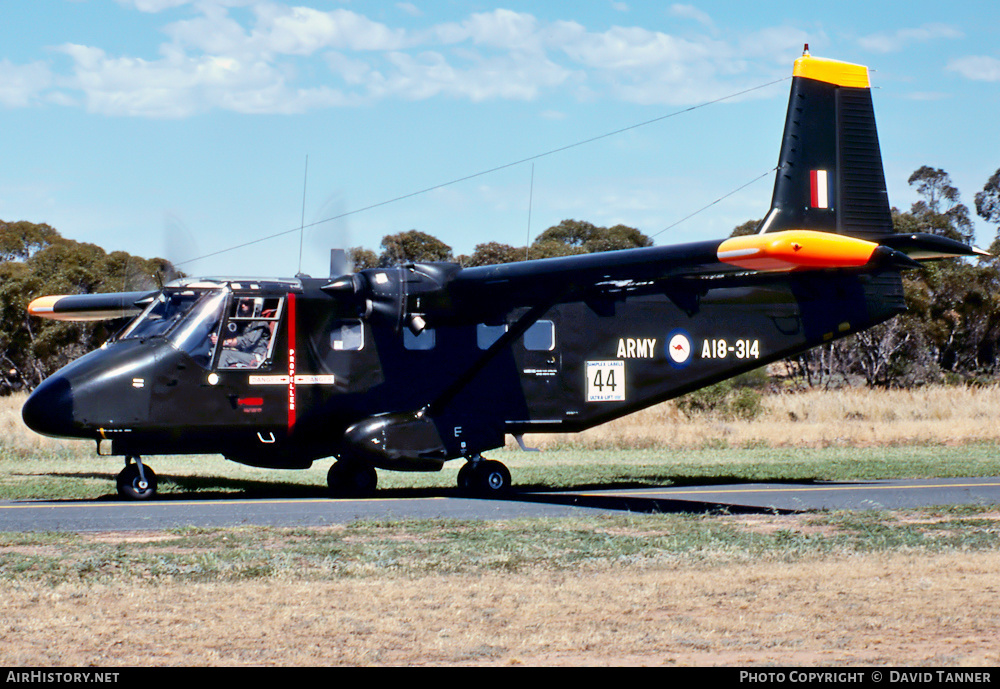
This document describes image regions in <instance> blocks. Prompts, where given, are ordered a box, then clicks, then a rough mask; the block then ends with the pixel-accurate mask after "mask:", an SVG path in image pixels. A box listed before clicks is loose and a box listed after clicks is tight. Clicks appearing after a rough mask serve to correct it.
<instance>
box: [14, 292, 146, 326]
mask: <svg viewBox="0 0 1000 689" xmlns="http://www.w3.org/2000/svg"><path fill="white" fill-rule="evenodd" d="M157 294H158V292H157V291H152V292H150V291H146V292H111V293H107V294H56V295H51V296H46V297H38V298H37V299H35V300H34V301H32V302H31V303H30V304H28V314H29V315H32V316H38V317H39V318H48V319H50V320H54V321H103V320H110V319H112V318H125V317H128V316H135V315H136V314H138V313H141V312H142V310H143V309H144V308H146V305H147V304H148V303H149V300H150V299H152V298H153V297H155V296H156V295H157Z"/></svg>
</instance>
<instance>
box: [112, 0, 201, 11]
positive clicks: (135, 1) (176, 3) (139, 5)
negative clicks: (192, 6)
mask: <svg viewBox="0 0 1000 689" xmlns="http://www.w3.org/2000/svg"><path fill="white" fill-rule="evenodd" d="M117 2H118V4H119V5H125V6H132V7H135V8H136V9H137V10H139V11H140V12H150V13H155V12H162V11H163V10H168V9H171V8H173V7H180V6H181V5H187V4H189V3H190V2H191V0H117Z"/></svg>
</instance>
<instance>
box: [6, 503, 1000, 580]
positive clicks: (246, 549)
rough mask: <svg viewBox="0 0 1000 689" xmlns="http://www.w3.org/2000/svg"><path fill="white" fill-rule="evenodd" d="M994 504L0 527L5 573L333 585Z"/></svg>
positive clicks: (712, 563) (893, 541) (657, 556)
mask: <svg viewBox="0 0 1000 689" xmlns="http://www.w3.org/2000/svg"><path fill="white" fill-rule="evenodd" d="M998 546H1000V520H998V519H997V516H996V512H995V510H992V511H991V509H988V508H985V507H963V508H962V509H961V510H942V509H920V510H902V511H892V512H878V511H867V512H862V513H853V512H831V513H817V514H809V515H796V516H793V517H787V516H766V515H765V516H757V517H754V518H752V519H747V518H742V517H736V516H731V515H685V514H669V515H617V516H598V517H586V518H565V519H542V520H512V521H509V522H479V521H441V520H433V521H401V522H357V523H354V524H351V525H348V526H340V527H330V528H319V529H302V528H296V529H282V528H265V527H243V528H219V529H205V528H183V529H177V530H172V531H167V532H160V533H155V534H145V535H135V534H133V535H118V536H115V535H110V536H94V535H79V534H45V533H42V534H0V581H4V582H8V583H15V582H18V581H26V580H31V581H35V582H44V583H46V584H48V585H51V586H57V585H60V584H64V583H76V582H83V583H95V584H96V583H113V582H125V583H136V582H138V583H143V582H145V583H154V584H155V583H158V582H164V581H178V580H180V581H189V582H227V581H243V580H272V579H281V580H289V581H290V580H304V581H315V580H329V579H340V578H356V579H368V578H385V577H390V578H391V577H393V576H407V577H412V576H425V575H442V576H447V575H453V574H455V575H469V574H484V573H489V572H493V573H495V572H523V571H551V572H561V571H572V572H577V573H580V572H584V571H588V569H595V570H596V569H606V568H607V567H632V566H657V565H660V566H662V565H664V564H667V565H669V564H670V563H672V562H673V563H676V562H680V561H683V562H685V563H694V564H698V565H704V566H706V567H719V566H732V565H734V564H739V563H740V562H746V563H749V562H759V561H762V560H779V561H797V560H803V559H806V558H811V557H821V556H822V557H826V556H830V555H841V556H847V555H850V554H852V553H872V552H902V551H906V552H921V551H926V552H945V551H965V552H967V551H978V550H996V549H997V548H998Z"/></svg>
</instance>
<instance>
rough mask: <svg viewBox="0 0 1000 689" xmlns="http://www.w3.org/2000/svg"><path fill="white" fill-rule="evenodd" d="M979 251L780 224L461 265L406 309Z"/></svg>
mask: <svg viewBox="0 0 1000 689" xmlns="http://www.w3.org/2000/svg"><path fill="white" fill-rule="evenodd" d="M985 253H986V252H983V251H982V250H979V249H975V248H972V247H968V246H966V245H964V244H962V243H960V242H956V241H953V240H950V239H946V238H943V237H938V236H935V235H927V234H906V235H886V236H884V237H878V238H877V241H869V240H868V239H861V238H858V237H852V236H849V235H840V234H834V233H830V232H819V231H813V230H786V231H782V232H774V233H767V234H755V235H748V236H741V237H731V238H728V239H724V240H721V241H720V240H715V241H704V242H695V243H691V244H680V245H673V246H663V247H648V248H642V249H628V250H622V251H609V252H602V253H594V254H583V255H578V256H566V257H559V258H550V259H542V260H536V261H525V262H521V263H505V264H499V265H491V266H479V267H474V268H465V269H462V270H460V271H458V272H456V273H454V274H453V275H450V276H448V277H447V278H446V279H445V280H444V282H443V284H442V285H441V289H438V290H431V291H429V292H427V293H425V294H424V295H422V296H421V299H422V301H423V304H421V303H420V302H418V301H417V300H416V299H415V298H414V297H415V296H416V295H415V294H411V298H410V300H409V302H410V303H409V309H410V310H412V312H417V313H419V312H424V313H427V315H428V324H430V322H431V321H433V320H438V319H439V318H440V319H441V320H444V321H448V320H452V318H456V319H458V320H461V315H460V314H462V313H466V312H474V313H476V314H477V317H480V318H481V317H482V315H483V309H484V307H485V308H486V309H487V310H489V311H492V310H493V308H491V307H495V310H496V312H497V313H498V314H499V313H503V312H505V310H507V309H510V308H511V307H516V306H534V305H538V304H541V303H546V302H548V303H552V304H554V303H559V302H565V301H574V300H586V299H588V298H593V297H595V296H596V297H599V296H600V295H601V293H602V292H603V293H611V292H614V291H615V290H618V289H621V288H623V287H626V286H632V287H631V289H636V288H637V287H636V286H642V285H643V284H645V285H646V287H647V288H648V289H649V290H650V291H655V290H658V289H661V288H662V287H663V286H664V285H671V284H672V289H673V290H674V291H676V290H678V289H679V290H683V289H687V288H688V287H685V286H687V285H689V286H690V287H689V289H691V290H692V291H694V290H703V289H705V288H706V283H708V282H709V281H710V279H712V278H720V277H725V276H733V277H736V276H739V277H740V279H741V280H742V281H746V280H751V281H752V280H753V279H754V276H761V277H766V276H769V275H772V274H774V273H791V272H800V271H809V270H826V269H859V270H878V269H886V268H889V269H897V270H899V269H908V268H917V267H919V265H920V264H919V263H918V262H917V261H919V260H926V259H931V258H945V257H954V256H971V255H976V254H985ZM420 268H421V266H420V264H417V265H415V266H413V269H414V270H416V271H418V272H419V270H420ZM699 278H701V279H704V280H699ZM695 281H697V282H695ZM720 286H721V283H720ZM639 288H641V287H639ZM449 312H450V314H453V316H452V317H449ZM435 315H437V318H435Z"/></svg>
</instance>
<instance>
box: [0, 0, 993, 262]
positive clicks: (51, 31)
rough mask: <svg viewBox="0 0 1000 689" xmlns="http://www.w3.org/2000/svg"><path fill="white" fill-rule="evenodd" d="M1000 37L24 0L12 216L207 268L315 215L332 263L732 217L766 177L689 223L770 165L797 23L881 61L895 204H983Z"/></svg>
mask: <svg viewBox="0 0 1000 689" xmlns="http://www.w3.org/2000/svg"><path fill="white" fill-rule="evenodd" d="M751 7H752V9H750V8H751ZM998 38H1000V5H997V4H996V3H995V2H961V3H941V2H925V1H922V0H908V1H907V2H864V3H861V2H850V1H847V2H837V3H803V2H773V3H768V2H762V3H753V4H752V5H751V4H750V3H745V2H691V3H676V4H671V3H669V2H636V1H628V0H625V1H621V2H611V1H608V0H600V1H587V0H582V1H579V2H573V3H538V2H520V1H512V2H506V3H502V4H500V3H492V2H461V1H459V0H453V1H441V2H427V1H423V0H411V1H410V2H349V1H345V2H338V1H335V0H300V1H299V2H283V1H278V0H117V1H115V0H5V1H4V2H3V3H2V5H0V156H2V160H3V165H0V218H2V219H4V220H8V221H10V220H30V221H33V222H47V223H49V224H51V225H53V226H54V227H55V228H56V229H58V230H59V231H60V232H61V233H62V234H63V235H64V236H67V237H70V238H73V239H76V240H79V241H86V242H93V243H96V244H98V245H100V246H102V247H104V248H105V249H107V250H115V249H122V250H126V251H129V252H131V253H134V254H138V255H142V256H147V257H151V256H165V257H167V258H170V259H171V260H173V261H175V262H180V263H182V264H183V265H182V268H183V269H184V270H185V271H187V272H189V273H192V274H204V275H246V274H256V275H291V274H294V273H295V272H296V271H297V270H299V267H300V266H299V235H298V234H297V233H296V232H289V233H288V234H285V235H283V236H282V237H279V238H276V239H271V240H267V241H262V242H257V243H254V244H252V245H251V246H249V247H246V248H242V249H238V250H233V251H224V250H226V249H229V248H230V247H233V246H236V245H239V244H242V243H245V242H249V241H253V240H256V239H259V238H262V237H266V236H269V235H273V234H276V233H281V232H285V231H291V230H295V229H297V228H298V227H299V225H300V224H301V223H302V220H303V217H304V221H305V223H306V224H307V225H311V226H310V227H308V228H307V229H306V230H305V232H304V235H303V259H302V263H301V269H302V270H303V271H305V272H308V273H311V274H314V275H325V274H326V272H327V267H328V262H329V249H330V248H331V247H334V246H355V245H363V246H367V247H369V248H372V249H376V250H377V248H378V244H379V242H380V240H381V238H382V237H383V236H384V235H386V234H390V233H395V232H400V231H404V230H409V229H419V230H422V231H425V232H428V233H430V234H433V235H435V236H437V237H439V238H440V239H442V240H443V241H445V242H447V243H448V244H450V245H451V246H452V247H453V249H454V251H455V253H456V254H457V253H470V252H471V251H472V250H473V248H474V246H475V245H476V244H478V243H480V242H486V241H500V242H505V243H508V244H514V245H523V244H524V243H525V240H526V239H527V238H528V237H529V236H531V237H533V236H535V235H537V234H538V233H539V232H541V231H542V230H544V229H545V228H546V227H549V226H550V225H553V224H555V223H558V222H559V221H560V220H562V219H564V218H576V219H580V220H588V221H590V222H593V223H596V224H600V225H611V224H615V223H619V222H620V223H624V224H627V225H631V226H634V227H638V228H639V229H640V230H642V231H643V232H645V233H646V234H648V235H651V236H655V241H656V243H657V244H669V243H675V242H686V241H694V240H698V239H707V238H713V237H723V236H726V235H727V234H728V233H729V232H730V231H731V230H732V228H733V227H734V226H735V225H737V224H739V223H742V222H744V221H745V220H749V219H751V218H759V217H761V216H762V215H763V214H764V212H765V211H766V208H767V206H768V203H769V201H770V193H771V187H772V184H773V177H772V176H771V175H766V176H764V177H763V178H762V179H758V181H756V182H754V183H753V184H750V185H749V186H747V187H746V188H745V189H743V190H741V191H739V192H737V193H735V194H733V195H731V196H728V197H727V198H725V199H723V200H722V201H719V202H718V203H715V204H714V205H712V206H711V207H710V208H708V209H707V210H705V211H703V212H701V213H699V214H698V215H696V216H694V217H693V218H691V219H689V220H686V221H685V222H683V223H681V224H679V225H676V226H673V225H674V223H676V222H677V221H679V220H681V219H682V218H685V217H686V216H688V215H690V214H691V213H694V212H695V211H698V210H699V209H700V208H702V207H703V206H706V205H708V204H711V203H712V202H713V201H715V200H716V199H719V198H720V197H722V196H724V195H726V194H728V193H730V192H732V191H733V190H735V189H737V188H738V187H740V186H741V185H744V184H747V183H748V182H750V181H751V180H754V179H755V178H758V177H761V176H762V175H765V173H767V172H768V170H770V169H771V168H773V167H774V165H775V164H776V162H777V155H778V145H779V141H780V135H781V128H782V125H783V120H784V111H785V107H786V104H787V97H788V87H789V82H788V80H787V79H785V78H786V77H788V76H790V73H791V67H792V62H793V61H794V59H795V58H796V57H797V56H798V55H800V54H801V51H802V45H803V43H809V45H810V50H811V53H812V54H813V55H817V56H822V57H830V58H834V59H838V60H844V61H848V62H856V63H860V64H865V65H868V66H869V67H870V68H871V69H872V70H873V71H872V83H873V86H874V87H875V89H876V90H875V92H874V99H875V111H876V116H877V119H878V127H879V134H880V138H881V145H882V153H883V159H884V162H885V167H886V177H887V181H888V185H889V194H890V201H891V203H892V204H893V205H895V206H897V207H899V208H903V209H906V208H908V207H909V205H910V204H911V203H912V202H913V201H914V200H916V195H915V193H914V192H913V190H912V189H910V188H909V186H908V185H907V183H906V179H907V178H908V177H909V175H910V173H911V172H913V170H915V169H916V168H917V167H919V166H921V165H931V166H933V167H938V168H943V169H944V170H946V171H947V172H948V173H949V174H950V175H951V177H952V180H953V181H954V183H955V184H956V186H958V188H959V190H960V191H961V193H962V201H963V202H964V203H966V205H968V206H969V207H970V209H972V208H973V196H974V194H975V193H976V192H977V191H979V190H980V189H982V187H983V184H984V183H985V182H986V180H987V178H988V177H989V176H990V175H991V174H992V173H993V172H994V171H995V170H996V169H997V168H998V167H1000V136H998V134H997V130H996V122H997V115H998V113H1000V107H998V106H1000V40H998ZM776 80H781V81H779V82H778V83H776V84H772V85H770V86H763V85H765V84H768V83H770V82H774V81H776ZM758 87H762V88H758ZM748 89H753V90H750V91H748V92H747V93H744V94H743V95H739V96H733V94H737V93H740V92H743V91H747V90H748ZM730 96H732V97H730ZM727 97H728V98H727ZM720 98H725V100H723V101H721V102H717V103H713V104H711V105H706V106H704V107H699V108H697V109H695V110H691V111H688V112H684V111H685V110H687V109H689V108H691V106H696V105H700V104H704V103H707V102H710V101H713V100H717V99H720ZM672 113H678V114H676V115H674V116H671V117H664V116H666V115H671V114H672ZM657 118H663V119H659V120H658V121H656V122H654V123H652V124H648V125H644V126H641V127H636V128H633V129H628V130H627V131H626V132H623V133H621V134H617V135H614V136H608V137H605V138H601V139H599V140H598V141H595V142H592V143H589V144H585V145H581V146H576V147H573V148H571V149H569V150H566V151H563V152H559V153H553V154H551V155H545V156H542V157H539V158H536V159H534V160H533V161H531V162H523V163H520V164H517V165H508V164H510V163H514V162H516V161H521V160H526V159H528V158H532V157H533V156H538V155H540V154H543V153H546V152H548V151H552V150H554V149H558V148H561V147H564V146H568V145H570V144H574V143H577V142H580V141H584V140H587V139H590V138H592V137H597V136H600V135H603V134H607V133H609V132H613V131H616V130H619V129H623V128H628V127H631V126H632V125H635V124H638V123H642V122H647V121H650V120H655V119H657ZM307 157H308V175H307V174H306V160H307ZM500 166H507V167H503V169H501V170H499V171H497V172H493V173H490V174H485V175H479V176H476V177H473V178H471V179H468V180H466V181H463V182H459V183H455V184H450V185H447V186H444V187H441V188H438V189H435V190H433V191H430V192H427V193H423V194H418V195H415V196H412V197H410V198H407V199H405V200H402V201H398V202H394V203H388V204H384V205H378V206H377V207H376V208H372V209H370V210H365V211H362V212H356V213H353V212H352V211H356V210H358V209H363V208H366V207H369V206H372V205H375V204H383V202H385V201H388V200H390V199H394V198H397V197H400V196H406V195H409V194H412V193H414V192H417V191H421V190H424V189H427V188H431V187H436V186H437V185H441V184H444V183H447V182H450V181H452V180H456V179H460V178H464V177H467V176H469V175H476V174H477V173H480V172H482V171H485V170H490V169H493V168H496V167H500ZM532 176H533V182H532ZM304 182H306V184H305V188H303V187H304V185H303V183H304ZM303 192H305V193H303ZM303 197H304V199H305V204H304V211H303ZM529 198H530V223H529ZM973 212H974V211H973ZM345 213H350V214H349V215H347V216H346V217H343V218H340V219H338V220H332V221H329V222H321V221H324V220H326V219H327V218H333V217H335V216H340V215H342V214H345ZM667 228H669V229H667ZM995 232H996V228H995V227H993V226H990V225H987V224H985V223H983V222H981V221H978V219H977V233H978V236H977V239H978V242H979V243H980V244H982V245H988V244H989V243H990V241H992V239H993V236H994V234H995ZM216 252H223V253H216ZM209 254H214V255H212V256H210V257H208V258H203V259H201V260H197V261H192V260H191V259H195V258H197V257H201V256H205V255H209Z"/></svg>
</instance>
